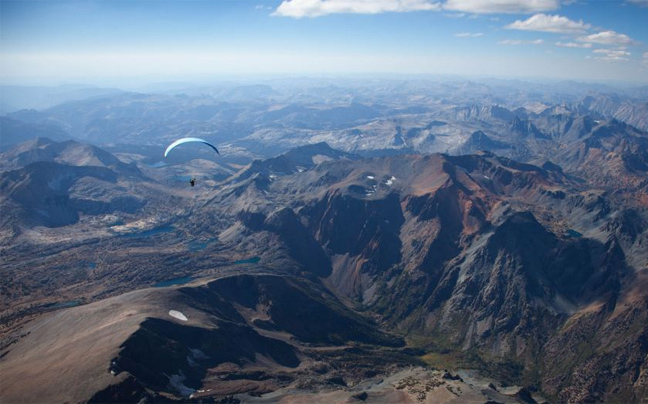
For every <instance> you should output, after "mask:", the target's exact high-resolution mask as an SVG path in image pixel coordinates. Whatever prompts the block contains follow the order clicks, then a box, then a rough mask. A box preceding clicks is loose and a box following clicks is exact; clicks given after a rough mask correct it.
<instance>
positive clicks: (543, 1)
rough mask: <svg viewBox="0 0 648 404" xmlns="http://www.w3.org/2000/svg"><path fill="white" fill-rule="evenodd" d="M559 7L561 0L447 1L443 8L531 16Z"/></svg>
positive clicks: (479, 12) (478, 12)
mask: <svg viewBox="0 0 648 404" xmlns="http://www.w3.org/2000/svg"><path fill="white" fill-rule="evenodd" d="M559 7H560V1H559V0H447V1H446V3H445V4H444V6H443V8H445V9H446V10H454V11H464V12H467V13H477V14H494V13H511V14H531V13H537V12H541V11H550V10H555V9H557V8H559Z"/></svg>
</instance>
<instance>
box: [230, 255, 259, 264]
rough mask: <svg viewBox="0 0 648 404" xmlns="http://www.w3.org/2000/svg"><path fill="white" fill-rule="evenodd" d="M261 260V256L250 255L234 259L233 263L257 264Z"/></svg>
mask: <svg viewBox="0 0 648 404" xmlns="http://www.w3.org/2000/svg"><path fill="white" fill-rule="evenodd" d="M259 261H261V257H252V258H248V259H244V260H238V261H234V264H258V263H259Z"/></svg>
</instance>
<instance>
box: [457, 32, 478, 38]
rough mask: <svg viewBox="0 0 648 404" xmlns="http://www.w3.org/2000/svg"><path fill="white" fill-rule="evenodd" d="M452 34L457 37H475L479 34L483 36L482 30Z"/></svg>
mask: <svg viewBox="0 0 648 404" xmlns="http://www.w3.org/2000/svg"><path fill="white" fill-rule="evenodd" d="M454 36H456V37H458V38H477V37H480V36H484V33H483V32H475V33H472V32H460V33H458V34H454Z"/></svg>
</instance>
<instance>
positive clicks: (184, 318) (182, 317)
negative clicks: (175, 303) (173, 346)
mask: <svg viewBox="0 0 648 404" xmlns="http://www.w3.org/2000/svg"><path fill="white" fill-rule="evenodd" d="M169 315H170V316H171V317H173V318H177V319H178V320H182V321H187V320H188V319H187V316H185V315H184V314H182V313H181V312H179V311H177V310H170V311H169Z"/></svg>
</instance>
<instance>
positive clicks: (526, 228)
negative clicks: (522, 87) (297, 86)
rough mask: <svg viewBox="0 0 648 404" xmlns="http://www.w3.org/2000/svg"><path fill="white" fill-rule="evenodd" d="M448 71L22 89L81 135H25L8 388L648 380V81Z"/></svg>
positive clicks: (172, 397)
mask: <svg viewBox="0 0 648 404" xmlns="http://www.w3.org/2000/svg"><path fill="white" fill-rule="evenodd" d="M408 85H411V86H413V84H408ZM432 87H434V86H432V85H429V87H425V86H423V88H425V89H426V90H428V91H429V94H428V97H429V98H426V99H425V102H412V103H403V102H402V100H400V99H399V97H401V96H404V95H403V94H409V96H410V98H411V99H414V100H416V99H417V98H416V97H415V95H416V91H415V90H412V89H411V88H407V89H402V88H400V87H398V86H393V87H389V86H388V89H387V90H385V89H382V90H381V91H380V92H378V90H375V89H372V90H369V89H363V88H359V89H355V90H354V91H351V92H349V91H344V90H342V89H340V88H337V87H331V88H328V87H327V88H326V89H325V90H322V91H321V92H305V93H304V94H303V95H302V96H301V98H302V99H307V98H308V102H304V101H302V102H300V103H297V102H296V100H295V99H290V100H289V99H286V97H287V96H286V94H287V91H286V90H285V89H282V88H278V89H273V88H270V89H269V88H267V87H255V88H245V91H244V90H241V89H238V90H237V91H236V92H232V91H233V90H231V91H230V92H222V91H223V90H222V89H221V90H220V91H221V92H220V93H219V92H216V91H214V92H212V93H211V94H210V95H208V94H203V95H202V96H201V95H196V94H191V95H184V96H180V95H177V94H171V95H169V94H162V95H159V94H158V95H134V94H130V93H124V94H119V95H116V96H113V95H110V96H107V97H104V96H101V97H98V98H93V99H91V100H81V101H72V102H69V103H65V104H61V105H58V106H55V107H52V108H49V109H45V110H43V111H39V112H37V113H35V112H29V111H22V112H21V111H18V112H15V113H12V114H10V116H9V117H8V118H7V119H10V120H12V121H15V122H21V125H25V127H26V128H28V127H29V128H31V127H35V126H39V127H42V125H54V126H53V127H56V128H59V129H57V130H61V131H63V133H66V134H67V135H68V136H67V137H64V136H62V137H60V138H56V139H47V138H42V137H35V138H32V139H31V140H30V139H28V138H30V137H33V134H40V133H41V132H29V131H27V130H20V131H18V132H19V133H20V136H22V137H23V138H25V139H26V141H25V142H22V143H19V144H17V145H14V146H12V147H10V148H7V149H6V150H5V151H3V152H2V153H1V154H0V190H1V194H0V203H2V207H3V215H2V220H1V221H0V234H1V237H0V249H1V250H0V251H1V253H2V255H3V257H5V258H6V260H4V264H3V278H4V281H3V282H2V284H1V288H2V293H0V316H1V317H0V319H1V320H0V324H1V328H0V330H1V333H0V336H1V337H2V340H1V344H0V366H2V368H3V373H4V374H5V375H7V377H6V378H3V379H5V381H4V382H3V387H2V392H1V394H2V400H3V401H7V402H36V401H38V402H43V401H57V402H61V401H65V402H71V401H74V402H140V401H141V400H144V401H148V402H181V401H191V402H238V401H243V402H259V403H263V402H276V401H279V400H286V401H290V400H295V401H313V402H316V401H317V400H320V401H321V402H332V401H339V402H359V401H369V402H395V401H398V402H426V400H428V402H442V403H446V402H448V403H449V402H475V403H485V402H506V403H532V402H542V401H545V400H547V401H549V402H643V401H645V400H647V399H648V379H647V378H646V375H647V374H648V360H647V358H648V328H647V327H646V324H648V292H647V291H648V289H647V288H646V286H647V285H648V277H647V274H648V272H647V271H648V133H646V132H645V129H646V128H645V127H643V126H642V125H643V124H642V123H641V122H642V121H641V120H642V119H643V118H645V116H644V115H645V114H643V113H642V112H641V110H640V108H641V104H640V103H638V102H634V101H630V100H631V97H630V96H628V95H618V99H615V98H614V97H611V96H605V97H604V96H600V98H599V99H598V100H596V99H595V97H594V96H591V95H587V96H584V95H583V94H580V93H577V94H575V95H570V96H569V97H567V98H568V101H569V102H564V103H563V102H556V103H553V104H551V105H549V103H548V102H547V101H557V100H556V99H555V96H552V97H550V96H549V95H543V96H542V97H536V98H537V99H532V97H531V96H526V100H527V101H526V102H521V103H520V104H519V105H520V106H518V107H515V108H514V107H512V106H510V105H508V106H507V105H501V104H500V105H497V104H494V103H485V104H475V103H468V102H465V103H464V105H458V103H457V102H456V100H457V99H458V98H461V97H462V95H461V91H466V93H469V94H474V95H475V97H477V98H482V99H489V100H491V101H492V100H493V99H495V98H497V97H499V95H498V94H500V93H499V92H501V94H510V92H511V91H513V90H512V89H511V87H506V88H508V90H506V91H504V90H492V89H490V88H484V87H482V86H481V85H477V84H474V83H473V84H467V85H466V86H464V87H462V86H460V85H458V84H456V83H455V84H452V85H449V87H451V88H453V89H455V90H456V92H455V93H452V92H450V93H446V94H447V95H448V98H449V99H450V98H453V99H454V101H448V100H446V102H443V101H442V100H439V99H434V97H433V96H434V94H435V93H434V91H435V90H434V89H433V88H432ZM415 88H416V87H415ZM462 88H463V90H462ZM466 88H467V89H466ZM271 90H272V91H271ZM482 90H483V93H482ZM246 91H249V92H250V94H252V95H250V96H249V97H250V98H254V99H257V100H258V101H257V103H253V102H251V101H250V100H249V98H246V96H245V94H247V92H246ZM439 91H440V90H439ZM233 94H236V96H234V95H233ZM344 94H347V95H349V94H353V95H354V100H353V101H345V102H344V103H339V99H338V98H341V97H342V95H344ZM376 94H378V95H376ZM201 97H203V98H202V101H199V98H201ZM205 97H206V98H207V99H210V101H209V102H205V101H204V100H205ZM309 97H310V98H309ZM317 97H329V98H330V99H332V100H335V102H331V103H329V104H326V105H325V104H322V100H321V98H320V99H319V101H317V102H319V103H320V104H318V105H315V101H314V100H315V99H317ZM336 97H338V98H336ZM363 97H364V98H363ZM371 97H373V101H374V102H367V98H371ZM390 97H391V99H392V100H393V101H392V103H391V104H390V103H388V102H387V100H388V99H390ZM463 97H465V95H463ZM587 97H591V98H592V99H590V98H587ZM223 98H225V99H230V100H234V101H232V102H227V101H223V100H222V99H223ZM515 99H516V101H517V100H520V99H525V96H523V95H520V94H518V95H517V98H515ZM270 100H272V102H270ZM286 101H291V102H286ZM378 101H380V102H378ZM464 101H465V98H464ZM537 102H547V105H544V106H543V108H538V107H537V105H536V104H533V103H537ZM210 103H211V104H210ZM613 103H616V104H615V105H617V106H616V107H614V106H612V104H613ZM624 103H625V104H624ZM198 104H202V105H198ZM206 104H210V105H212V107H213V108H212V107H209V108H207V106H206ZM225 104H227V105H225ZM280 104H281V105H280ZM626 104H627V105H631V106H632V108H635V110H634V112H630V109H632V108H630V107H627V106H624V105H626ZM340 105H344V106H340ZM404 105H406V108H405V107H404ZM524 105H525V106H524ZM532 105H535V107H533V108H532ZM604 105H605V106H604ZM210 108H211V109H210ZM615 108H616V109H615ZM74 114H76V115H74ZM192 114H194V115H192ZM203 114H204V115H203ZM26 116H29V118H27V117H26ZM225 117H227V118H225ZM3 119H4V118H3ZM21 119H22V120H21ZM143 125H146V128H145V127H144V126H143ZM186 128H191V130H192V131H193V132H191V133H192V134H196V135H197V134H201V133H202V134H205V135H206V136H205V137H208V138H210V137H209V136H212V135H210V134H211V133H215V134H214V135H213V137H211V138H210V139H222V142H223V144H222V145H220V146H221V147H219V148H220V149H221V151H222V153H223V155H224V156H226V154H227V151H228V150H231V151H232V154H233V156H232V157H230V158H228V157H224V158H222V159H220V158H218V157H216V156H215V155H213V156H212V155H210V154H208V153H207V152H206V151H205V152H201V151H199V150H197V149H196V152H195V155H193V156H192V153H193V152H192V151H189V150H187V151H185V154H184V155H179V156H178V157H177V160H169V161H166V162H162V161H161V159H160V158H159V157H158V158H156V155H155V152H159V151H160V149H162V146H160V147H153V145H154V144H155V143H156V142H157V143H159V144H160V145H162V144H163V142H166V141H167V140H169V139H172V137H173V136H175V135H177V134H179V133H184V132H183V131H184V130H186ZM232 128H234V130H232V131H231V132H228V134H227V135H221V133H223V132H218V131H227V130H229V129H232ZM237 130H238V131H237ZM211 131H214V132H211ZM30 133H31V134H30ZM70 138H72V139H74V140H70ZM89 142H90V143H93V144H90V143H89ZM150 142H152V143H150ZM295 146H296V147H295ZM160 154H161V152H160ZM192 157H193V158H192ZM187 176H191V177H196V178H197V183H196V186H195V187H190V186H189V185H188V183H187V178H185V177H187ZM5 212H6V213H8V214H4V213H5ZM81 380H83V382H80V381H81ZM209 400H211V401H209Z"/></svg>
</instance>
